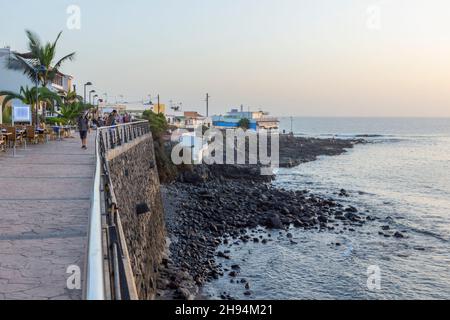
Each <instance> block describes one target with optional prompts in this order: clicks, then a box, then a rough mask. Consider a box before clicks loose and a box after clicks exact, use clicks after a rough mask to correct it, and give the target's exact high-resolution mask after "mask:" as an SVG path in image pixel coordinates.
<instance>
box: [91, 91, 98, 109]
mask: <svg viewBox="0 0 450 320" xmlns="http://www.w3.org/2000/svg"><path fill="white" fill-rule="evenodd" d="M95 99H97V102H98V94H96V95H95V96H94V99H93V101H92V102H93V104H94V106H95Z"/></svg>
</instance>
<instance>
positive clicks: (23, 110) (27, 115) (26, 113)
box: [12, 100, 31, 123]
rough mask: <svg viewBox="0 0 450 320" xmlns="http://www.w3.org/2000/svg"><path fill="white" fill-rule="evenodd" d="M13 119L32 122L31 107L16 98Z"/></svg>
mask: <svg viewBox="0 0 450 320" xmlns="http://www.w3.org/2000/svg"><path fill="white" fill-rule="evenodd" d="M12 112H13V121H14V123H17V122H30V123H31V107H30V106H29V105H26V104H24V103H22V101H20V100H14V101H13V102H12Z"/></svg>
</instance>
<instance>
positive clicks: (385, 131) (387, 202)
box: [205, 118, 450, 299]
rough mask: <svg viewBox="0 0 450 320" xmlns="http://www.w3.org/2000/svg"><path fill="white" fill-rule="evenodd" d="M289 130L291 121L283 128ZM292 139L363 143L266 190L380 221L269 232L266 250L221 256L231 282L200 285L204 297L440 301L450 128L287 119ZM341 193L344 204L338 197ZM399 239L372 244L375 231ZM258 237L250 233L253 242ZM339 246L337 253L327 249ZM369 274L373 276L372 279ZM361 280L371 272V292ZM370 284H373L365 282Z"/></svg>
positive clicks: (448, 270)
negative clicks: (329, 202)
mask: <svg viewBox="0 0 450 320" xmlns="http://www.w3.org/2000/svg"><path fill="white" fill-rule="evenodd" d="M282 129H285V130H286V131H290V130H291V120H290V119H289V118H286V119H282ZM293 131H294V132H295V134H297V135H305V136H315V137H327V136H337V137H341V138H353V137H360V136H364V137H365V139H366V140H368V141H369V143H367V144H365V145H358V146H356V147H355V148H354V149H352V150H349V151H348V152H347V153H346V154H344V155H341V156H336V157H322V158H320V159H319V160H318V161H315V162H311V163H307V164H303V165H301V166H299V167H296V168H292V169H280V171H279V174H278V177H277V179H276V181H274V185H275V186H277V187H282V188H286V189H300V190H303V189H308V190H311V191H312V192H313V193H316V194H319V195H322V196H324V197H333V198H336V199H339V200H340V202H341V203H345V204H349V205H353V206H355V207H357V208H358V209H359V210H360V212H363V213H365V214H370V215H371V216H374V217H377V218H379V219H380V220H378V221H374V222H368V223H367V224H366V225H365V226H364V227H362V228H358V227H357V228H355V229H356V230H355V231H346V232H344V233H342V234H341V233H339V232H333V231H326V232H319V231H303V230H295V229H292V230H290V232H291V233H292V234H293V236H294V239H293V240H294V241H295V243H294V244H293V243H292V242H291V240H290V239H288V238H287V237H286V233H285V232H282V233H281V234H280V233H278V232H273V233H272V234H271V236H272V239H273V240H275V241H272V242H269V244H267V245H262V244H254V243H248V244H241V245H239V246H231V247H223V248H220V249H221V250H230V255H231V257H232V260H231V261H226V260H223V261H219V262H220V263H222V264H223V265H224V267H225V268H227V267H228V268H229V267H230V266H231V265H232V264H235V263H238V264H239V265H240V267H241V273H240V275H239V277H238V279H237V280H238V282H239V280H240V279H245V280H247V281H249V283H250V288H251V296H245V295H244V292H245V291H246V290H245V289H244V288H243V284H236V283H231V282H230V281H231V279H230V278H229V277H228V276H224V277H222V278H220V279H219V280H217V281H214V282H212V283H210V284H208V285H207V286H206V288H205V293H206V294H208V295H209V296H210V297H211V298H217V297H219V296H220V294H222V293H224V292H226V293H229V294H231V296H232V297H234V298H236V299H244V298H245V299H449V298H450V119H400V118H398V119H397V118H396V119H381V118H379V119H362V118H338V119H333V118H294V120H293ZM341 188H344V189H346V190H347V191H348V192H349V194H350V197H348V198H340V197H339V196H338V195H337V193H339V190H340V189H341ZM385 225H389V226H390V228H391V230H393V231H401V232H403V233H404V234H405V236H406V238H404V239H396V238H394V237H390V238H385V237H384V236H382V235H379V234H378V233H379V231H382V230H381V227H382V226H385ZM256 233H257V232H256ZM336 243H339V244H340V245H336ZM374 268H375V269H374ZM369 270H372V271H373V270H379V278H378V279H379V280H380V282H379V284H380V286H379V287H377V288H374V287H369V286H368V279H369V273H368V271H369ZM371 279H372V278H371Z"/></svg>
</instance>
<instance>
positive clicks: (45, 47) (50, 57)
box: [10, 30, 75, 87]
mask: <svg viewBox="0 0 450 320" xmlns="http://www.w3.org/2000/svg"><path fill="white" fill-rule="evenodd" d="M25 32H26V34H27V37H28V49H29V51H30V52H29V53H27V54H19V53H16V54H15V55H14V56H15V58H16V63H10V68H13V69H22V70H23V72H24V74H26V75H28V77H29V78H30V80H31V81H33V83H36V79H38V81H39V82H40V83H41V84H42V85H43V86H44V87H46V86H47V85H48V84H49V83H50V82H51V81H53V80H54V79H55V77H56V75H57V74H58V72H59V69H60V68H61V66H62V64H63V63H64V62H66V61H72V60H73V59H75V52H72V53H70V54H68V55H66V56H64V57H62V58H61V59H59V60H57V61H56V46H57V44H58V41H59V39H60V38H61V35H62V31H61V32H60V33H59V34H58V36H57V37H56V40H55V41H54V42H47V43H46V44H42V43H41V40H40V39H39V36H38V35H37V34H36V33H34V32H32V31H30V30H26V31H25ZM28 60H31V62H30V61H28ZM38 69H40V70H38Z"/></svg>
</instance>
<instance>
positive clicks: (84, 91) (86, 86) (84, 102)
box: [84, 81, 92, 104]
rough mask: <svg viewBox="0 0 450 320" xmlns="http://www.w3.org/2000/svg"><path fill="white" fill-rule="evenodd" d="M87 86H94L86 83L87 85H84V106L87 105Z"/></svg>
mask: <svg viewBox="0 0 450 320" xmlns="http://www.w3.org/2000/svg"><path fill="white" fill-rule="evenodd" d="M87 86H92V82H90V81H89V82H86V83H85V84H84V104H86V102H87V101H86V87H87Z"/></svg>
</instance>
